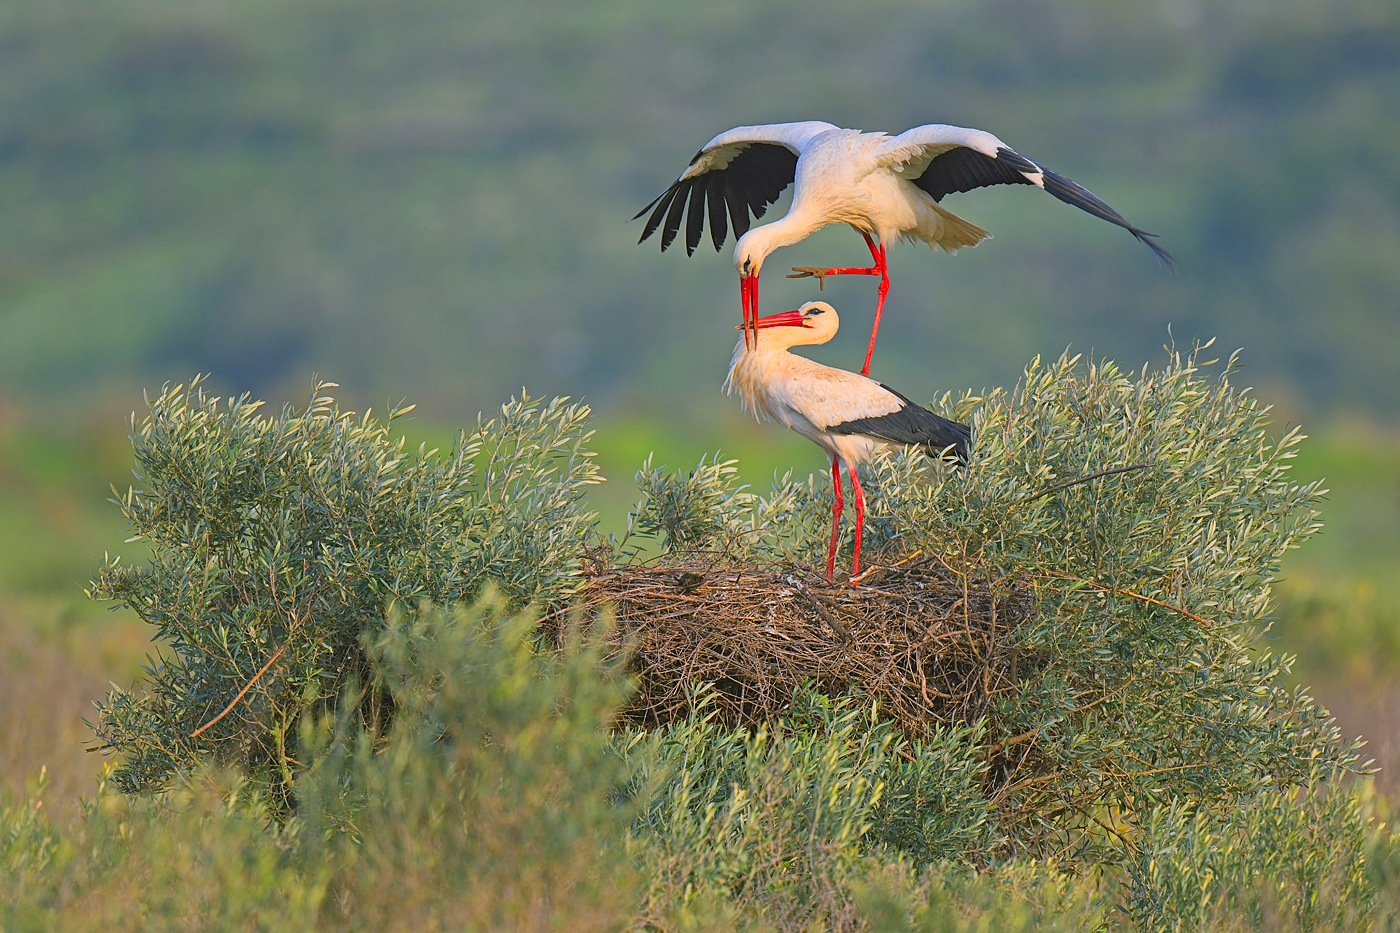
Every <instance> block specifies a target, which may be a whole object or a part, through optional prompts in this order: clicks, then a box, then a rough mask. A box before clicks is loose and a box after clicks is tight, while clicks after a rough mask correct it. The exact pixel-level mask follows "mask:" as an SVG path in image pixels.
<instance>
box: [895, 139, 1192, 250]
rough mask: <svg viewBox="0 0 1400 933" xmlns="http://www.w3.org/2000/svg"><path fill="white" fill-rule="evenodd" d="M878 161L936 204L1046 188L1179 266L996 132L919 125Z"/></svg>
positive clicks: (1085, 190) (1143, 236) (1140, 233)
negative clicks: (957, 196) (1009, 188)
mask: <svg viewBox="0 0 1400 933" xmlns="http://www.w3.org/2000/svg"><path fill="white" fill-rule="evenodd" d="M877 158H878V159H879V161H880V163H881V164H883V165H888V166H891V167H892V168H894V169H895V171H896V172H898V173H899V174H900V175H902V176H903V177H904V178H907V179H908V180H909V181H911V182H913V183H914V184H915V185H917V186H918V187H919V188H920V189H922V190H923V191H925V192H927V194H928V196H929V197H931V198H933V199H934V200H935V201H942V200H943V198H944V197H945V196H947V195H949V194H952V193H953V192H957V191H971V190H972V189H974V188H985V187H987V186H988V185H1035V186H1037V187H1039V188H1044V189H1045V190H1046V191H1048V192H1049V193H1050V194H1052V195H1054V196H1055V197H1057V198H1059V199H1060V200H1061V201H1064V202H1065V203H1066V204H1072V205H1074V206H1075V207H1077V208H1079V209H1080V210H1082V211H1087V212H1088V213H1090V214H1093V215H1094V216H1095V217H1099V218H1102V219H1104V220H1106V221H1108V222H1109V223H1111V224H1117V225H1118V226H1120V227H1122V228H1123V229H1124V230H1127V231H1128V232H1129V233H1131V234H1132V235H1133V236H1135V237H1136V238H1137V239H1138V240H1140V241H1141V242H1142V243H1143V244H1145V245H1146V246H1147V248H1148V249H1150V250H1152V254H1153V255H1154V256H1156V257H1157V260H1158V261H1159V262H1161V263H1162V264H1163V265H1165V266H1167V267H1168V268H1171V267H1173V266H1174V265H1175V260H1174V259H1172V255H1171V253H1168V252H1167V251H1166V250H1164V249H1162V247H1160V246H1158V245H1157V244H1156V243H1154V242H1153V241H1152V239H1151V238H1152V237H1153V236H1155V235H1156V234H1152V233H1148V232H1146V231H1145V230H1141V229H1139V228H1138V227H1134V226H1133V225H1132V224H1130V223H1128V221H1127V220H1125V219H1124V218H1123V215H1122V214H1120V213H1118V212H1117V211H1115V210H1114V209H1113V208H1111V207H1109V206H1108V205H1107V204H1105V203H1104V202H1103V201H1102V200H1101V199H1100V198H1099V197H1098V196H1097V195H1095V194H1094V193H1093V192H1092V191H1090V190H1089V189H1088V188H1085V187H1083V186H1082V185H1078V184H1076V183H1075V182H1073V181H1071V180H1070V179H1068V178H1066V177H1065V176H1063V175H1061V174H1059V173H1058V172H1052V171H1050V169H1048V168H1046V167H1045V166H1043V165H1041V164H1040V163H1038V162H1032V161H1031V160H1030V159H1027V158H1026V157H1025V156H1023V155H1021V154H1020V153H1018V152H1016V151H1015V150H1014V149H1012V148H1011V147H1009V146H1007V145H1006V144H1005V143H1003V142H1002V141H1001V140H999V139H997V138H996V137H995V136H993V135H992V134H991V133H984V132H983V131H981V130H973V129H967V128H966V127H961V126H944V125H943V124H930V125H928V126H917V127H915V128H914V129H912V130H909V131H908V132H906V133H901V134H900V135H898V136H896V137H894V138H893V139H890V140H889V141H888V142H886V143H885V144H884V145H883V146H881V147H880V152H879V154H878V156H877Z"/></svg>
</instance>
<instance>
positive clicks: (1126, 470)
mask: <svg viewBox="0 0 1400 933" xmlns="http://www.w3.org/2000/svg"><path fill="white" fill-rule="evenodd" d="M1150 466H1152V464H1150V463H1134V464H1133V465H1132V466H1122V467H1114V468H1113V469H1111V470H1100V471H1099V472H1097V473H1090V474H1089V475H1088V476H1080V477H1078V478H1077V479H1072V480H1068V481H1067V482H1063V483H1056V484H1055V485H1054V486H1047V487H1046V488H1044V489H1042V490H1040V492H1033V493H1031V494H1030V495H1028V496H1023V497H1022V498H1020V499H1017V500H1016V501H1015V502H1013V503H1012V505H1019V504H1020V503H1022V502H1030V501H1031V500H1032V499H1039V498H1040V497H1041V496H1048V495H1050V494H1051V493H1052V492H1059V491H1060V490H1061V489H1068V488H1069V487H1071V486H1078V485H1079V484H1080V483H1087V482H1089V481H1090V480H1092V479H1098V478H1099V477H1101V476H1113V475H1114V474H1117V473H1132V472H1133V471H1134V470H1145V469H1147V468H1148V467H1150Z"/></svg>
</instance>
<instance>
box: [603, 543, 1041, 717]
mask: <svg viewBox="0 0 1400 933" xmlns="http://www.w3.org/2000/svg"><path fill="white" fill-rule="evenodd" d="M584 602H585V607H586V608H588V609H601V608H603V607H608V608H610V609H611V610H612V611H613V613H614V616H615V620H616V629H615V631H614V633H613V635H612V637H613V639H614V640H615V642H616V643H617V645H618V646H619V647H623V646H626V647H627V648H628V649H629V650H630V651H631V652H632V670H633V672H634V673H635V675H636V676H637V678H638V681H639V690H638V693H637V695H636V696H635V697H634V698H633V700H632V703H631V705H630V707H629V709H628V711H627V715H628V717H629V718H631V719H632V720H634V721H636V722H639V723H642V724H646V725H659V724H664V723H666V722H670V721H673V720H676V719H683V718H685V717H686V716H687V715H688V714H689V713H690V711H691V708H692V704H693V703H695V702H696V701H697V700H698V699H699V697H700V696H701V695H702V694H701V691H700V690H699V689H697V688H699V687H701V686H702V685H706V684H708V685H711V686H712V687H713V691H712V694H713V700H712V702H713V703H714V705H715V712H716V714H717V715H718V716H719V717H720V718H721V719H722V720H723V721H725V722H728V723H731V724H756V723H758V722H761V721H765V720H768V721H771V720H774V719H777V718H780V717H781V716H782V715H783V714H784V712H785V710H786V709H787V707H788V705H789V703H790V702H791V700H792V697H793V695H794V693H795V692H796V690H797V689H798V688H799V687H800V686H801V685H802V684H804V683H807V684H810V685H812V686H815V687H816V688H817V689H819V690H821V691H822V692H824V693H827V694H829V695H834V694H841V693H845V692H848V691H850V690H852V689H855V690H858V691H860V692H862V693H864V694H865V695H867V696H870V697H872V698H875V699H877V700H878V701H879V703H880V708H881V710H882V712H883V714H884V715H885V716H887V717H889V718H890V719H892V720H894V722H895V723H896V724H897V726H898V727H899V728H900V730H901V731H903V732H904V734H905V735H907V736H909V737H911V738H916V737H919V736H921V735H924V734H927V733H928V732H929V731H930V730H931V729H932V728H933V727H934V726H935V725H936V724H938V723H949V722H957V721H961V722H967V721H972V720H975V719H977V718H978V717H979V716H981V714H982V712H983V710H984V709H985V708H986V706H987V704H988V702H989V701H990V700H991V699H992V698H993V697H995V696H996V695H998V694H1005V693H1008V692H1011V691H1014V690H1016V689H1017V687H1016V685H1017V683H1018V682H1019V681H1020V680H1021V679H1022V678H1024V677H1025V676H1026V675H1028V674H1030V673H1031V672H1032V670H1033V669H1034V668H1035V667H1037V666H1038V665H1039V663H1040V661H1039V659H1038V658H1035V657H1030V656H1028V655H1027V652H1026V651H1025V650H1024V649H1022V650H1021V651H1020V652H1019V655H1018V652H1017V649H1016V648H1015V646H1014V644H1013V638H1012V633H1013V632H1014V631H1015V630H1016V628H1017V627H1018V626H1019V625H1020V624H1021V623H1022V622H1023V621H1024V620H1025V619H1026V617H1027V614H1028V613H1029V610H1030V600H1029V598H1028V595H1027V593H1026V591H1025V589H1024V588H1023V587H1018V586H1016V585H1015V583H1014V581H1011V580H1007V579H997V580H988V579H979V578H977V577H975V576H973V575H972V574H970V573H968V572H967V571H958V570H955V569H954V568H953V567H950V566H949V565H948V564H946V563H944V562H943V561H941V560H938V559H936V558H924V559H922V560H919V559H917V558H916V559H909V560H905V561H903V562H901V563H900V564H898V565H895V566H891V567H876V568H874V569H872V570H871V571H869V572H867V573H866V574H865V576H864V578H863V579H862V580H861V582H860V585H859V586H854V587H853V586H849V585H846V586H828V585H827V584H826V583H825V581H824V580H822V579H821V578H820V577H816V576H814V575H812V574H811V573H810V572H809V571H802V570H797V569H792V570H790V571H786V572H784V571H768V572H759V571H755V570H753V569H735V568H726V567H721V566H716V565H714V564H706V563H701V562H687V563H677V564H668V565H665V566H634V567H621V568H608V569H600V570H599V571H598V572H597V573H596V574H595V575H593V576H592V577H591V578H590V579H589V582H588V585H587V587H586V589H585V591H584Z"/></svg>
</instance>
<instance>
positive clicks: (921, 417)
mask: <svg viewBox="0 0 1400 933" xmlns="http://www.w3.org/2000/svg"><path fill="white" fill-rule="evenodd" d="M880 387H881V388H882V389H884V390H885V391H887V392H889V393H890V394H891V395H894V396H895V397H896V398H898V399H899V400H900V401H902V402H903V403H904V407H903V408H901V409H900V410H899V411H896V412H892V413H890V414H888V415H880V416H879V417H878V418H857V419H855V420H854V421H845V422H842V423H841V424H834V425H832V426H831V427H829V428H827V431H829V432H830V433H832V434H865V435H867V436H869V437H874V438H878V439H880V440H882V441H889V442H891V443H894V444H905V445H907V446H910V447H922V448H924V450H926V451H927V452H928V454H929V455H930V456H934V455H936V454H938V453H940V452H941V451H943V450H945V449H946V448H948V447H952V448H953V454H954V455H955V456H956V457H957V458H958V460H960V461H962V462H963V463H966V462H967V448H968V445H969V444H971V442H972V431H971V429H969V428H968V426H967V425H965V424H959V423H958V422H956V421H949V420H948V419H947V418H944V417H942V416H941V415H935V414H934V413H933V412H931V411H929V410H928V409H927V408H924V407H923V406H922V405H915V404H914V403H913V402H911V401H910V400H909V399H907V398H905V397H904V396H903V395H900V394H899V393H898V392H896V391H895V390H894V389H891V388H890V387H889V386H887V385H885V384H884V383H880Z"/></svg>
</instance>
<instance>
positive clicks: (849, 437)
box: [724, 301, 971, 583]
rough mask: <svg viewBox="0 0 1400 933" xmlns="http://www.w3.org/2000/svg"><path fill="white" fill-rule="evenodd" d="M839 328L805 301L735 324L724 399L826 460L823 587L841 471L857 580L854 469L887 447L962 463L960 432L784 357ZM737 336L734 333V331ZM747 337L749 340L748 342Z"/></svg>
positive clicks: (875, 387) (964, 443) (828, 313)
mask: <svg viewBox="0 0 1400 933" xmlns="http://www.w3.org/2000/svg"><path fill="white" fill-rule="evenodd" d="M840 326H841V322H840V319H839V318H838V317H837V315H836V309H835V308H833V307H832V306H831V305H829V304H827V303H826V302H824V301H809V302H807V303H806V304H805V305H803V306H802V307H800V308H798V309H797V310H796V311H784V312H783V313H781V314H773V315H769V316H768V317H764V318H758V319H757V320H754V321H750V322H748V323H746V324H741V325H739V328H742V329H743V330H744V339H743V340H741V341H739V342H738V343H737V344H736V345H735V346H734V358H733V360H732V361H731V362H730V364H729V377H728V378H727V379H726V380H725V382H724V391H725V393H726V394H728V395H733V394H735V393H736V392H737V393H738V395H739V399H740V401H741V403H742V404H743V407H744V408H745V409H746V410H748V411H750V412H752V413H753V414H754V416H755V417H757V418H758V419H759V420H766V421H776V422H778V423H779V424H782V425H785V426H787V427H789V428H791V429H792V430H794V431H796V432H797V433H798V434H801V435H802V436H803V437H805V438H807V439H808V440H809V441H811V442H812V443H814V444H816V445H817V446H818V447H820V448H821V449H822V450H823V451H824V452H825V453H826V455H827V456H828V457H830V458H831V485H832V488H833V489H834V490H835V493H836V501H835V504H834V505H833V506H832V512H831V546H830V548H829V549H828V551H827V556H826V580H827V582H828V583H830V582H831V578H832V575H833V574H834V573H835V571H836V542H837V539H838V538H839V536H840V532H841V511H842V509H843V508H844V506H845V502H844V500H843V499H842V498H841V467H842V466H843V465H844V466H845V467H846V473H847V475H849V476H850V478H851V492H852V493H853V494H854V495H855V499H856V542H855V558H854V560H853V561H852V564H851V575H852V576H857V575H859V574H860V536H861V530H862V529H863V528H864V526H865V492H864V491H863V490H862V489H861V488H860V478H859V477H858V476H857V475H856V467H857V465H859V464H861V463H864V462H865V461H867V460H869V459H870V457H871V456H872V455H873V454H874V453H875V451H876V450H878V449H879V448H881V447H883V446H885V445H887V444H901V445H904V446H912V447H922V448H923V449H924V450H925V451H926V452H927V453H928V454H929V455H930V456H939V457H941V456H945V455H946V454H947V453H948V452H949V451H951V453H952V454H953V456H956V457H957V458H958V459H960V460H963V461H966V459H967V448H968V442H969V439H970V436H971V435H970V432H969V431H968V428H967V425H965V424H958V423H957V422H955V421H949V420H948V419H947V418H941V417H939V416H938V415H935V414H934V413H933V412H931V411H929V410H928V409H926V408H923V407H921V406H919V405H915V404H914V403H913V402H911V401H909V399H907V398H905V397H904V396H902V395H900V394H899V393H898V392H896V391H895V390H894V389H891V388H890V387H889V386H886V385H882V384H881V383H878V382H876V381H875V380H874V379H871V378H869V377H868V376H857V375H856V374H855V373H850V372H846V371H845V370H844V369H835V368H833V367H830V366H823V365H822V364H821V363H815V362H813V361H812V360H809V359H807V358H805V357H801V356H794V355H792V354H791V353H789V352H788V350H789V349H790V348H792V347H799V346H804V345H811V344H822V343H826V342H827V341H828V340H830V339H831V338H832V337H834V336H836V330H837V328H838V327H840ZM736 329H737V328H736ZM750 333H752V337H753V339H752V340H750V339H749V337H750Z"/></svg>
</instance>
